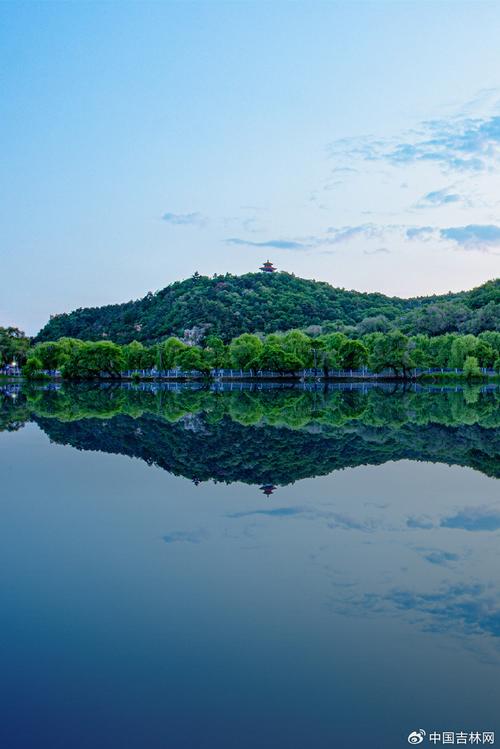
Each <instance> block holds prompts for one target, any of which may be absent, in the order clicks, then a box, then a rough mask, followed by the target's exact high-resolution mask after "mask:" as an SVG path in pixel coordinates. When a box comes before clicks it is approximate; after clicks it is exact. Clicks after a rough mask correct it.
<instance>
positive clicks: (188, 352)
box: [177, 346, 211, 376]
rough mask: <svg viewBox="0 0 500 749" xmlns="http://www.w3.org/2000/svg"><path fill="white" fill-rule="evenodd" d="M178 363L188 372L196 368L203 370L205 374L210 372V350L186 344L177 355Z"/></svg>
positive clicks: (197, 370)
mask: <svg viewBox="0 0 500 749" xmlns="http://www.w3.org/2000/svg"><path fill="white" fill-rule="evenodd" d="M177 364H178V366H179V367H180V368H181V369H182V370H185V371H186V372H190V371H191V370H194V371H196V372H201V373H202V374H203V375H205V376H208V375H209V374H210V369H211V366H210V358H209V355H208V352H206V351H204V350H203V349H201V348H199V347H198V346H186V348H185V349H184V350H183V351H181V352H180V353H179V354H178V356H177Z"/></svg>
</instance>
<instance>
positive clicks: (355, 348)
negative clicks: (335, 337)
mask: <svg viewBox="0 0 500 749" xmlns="http://www.w3.org/2000/svg"><path fill="white" fill-rule="evenodd" d="M339 355H340V360H341V362H342V369H359V367H363V366H364V365H365V364H366V363H367V362H368V349H367V348H366V346H365V345H364V344H363V343H361V341H353V340H351V339H347V340H346V341H343V342H342V343H341V344H340V349H339Z"/></svg>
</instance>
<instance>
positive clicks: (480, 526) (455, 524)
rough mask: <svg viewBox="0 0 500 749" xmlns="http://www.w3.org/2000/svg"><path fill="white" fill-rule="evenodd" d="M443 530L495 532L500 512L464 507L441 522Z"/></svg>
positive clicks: (499, 522) (498, 526)
mask: <svg viewBox="0 0 500 749" xmlns="http://www.w3.org/2000/svg"><path fill="white" fill-rule="evenodd" d="M441 526H442V527H443V528H460V529H462V530H465V531H497V530H499V529H500V510H498V509H497V510H495V509H490V508H488V507H466V508H464V509H463V510H460V511H459V512H457V513H456V515H453V516H451V517H447V518H443V519H442V520H441Z"/></svg>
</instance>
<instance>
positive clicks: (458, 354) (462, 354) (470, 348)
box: [449, 335, 478, 369]
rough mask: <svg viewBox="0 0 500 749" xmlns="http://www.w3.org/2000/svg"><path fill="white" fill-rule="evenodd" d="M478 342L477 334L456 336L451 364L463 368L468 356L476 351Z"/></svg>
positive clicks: (451, 354) (452, 348) (452, 347)
mask: <svg viewBox="0 0 500 749" xmlns="http://www.w3.org/2000/svg"><path fill="white" fill-rule="evenodd" d="M477 343H478V340H477V338H476V336H473V335H460V336H456V337H455V339H454V341H453V343H452V346H451V351H450V360H449V366H450V367H453V368H455V369H463V367H464V362H465V360H466V358H467V357H468V356H472V355H473V354H474V353H475V349H476V346H477Z"/></svg>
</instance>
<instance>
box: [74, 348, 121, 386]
mask: <svg viewBox="0 0 500 749" xmlns="http://www.w3.org/2000/svg"><path fill="white" fill-rule="evenodd" d="M124 365H125V362H124V358H123V354H122V350H121V347H120V346H117V345H116V343H112V342H111V341H98V342H97V343H93V342H90V341H86V342H80V345H79V346H74V347H72V349H71V351H70V353H69V355H68V357H67V359H66V361H65V363H64V365H63V367H62V374H63V377H66V378H69V379H78V378H82V379H88V378H93V377H100V376H101V375H103V374H104V375H107V376H109V377H119V376H120V374H121V372H122V371H123V369H124Z"/></svg>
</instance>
